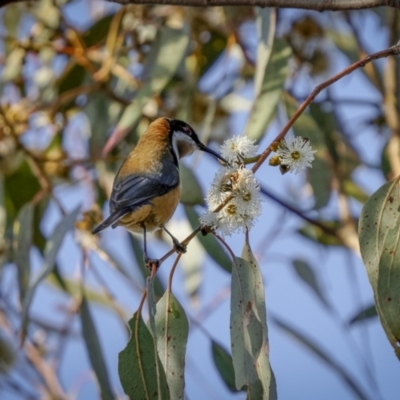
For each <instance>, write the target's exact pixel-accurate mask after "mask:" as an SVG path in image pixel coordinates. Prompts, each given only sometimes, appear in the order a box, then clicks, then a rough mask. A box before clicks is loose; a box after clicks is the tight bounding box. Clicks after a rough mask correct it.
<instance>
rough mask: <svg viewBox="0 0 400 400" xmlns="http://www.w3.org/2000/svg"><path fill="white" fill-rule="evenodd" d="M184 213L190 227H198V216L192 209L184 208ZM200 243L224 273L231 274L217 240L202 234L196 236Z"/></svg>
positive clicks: (229, 262) (228, 260)
mask: <svg viewBox="0 0 400 400" xmlns="http://www.w3.org/2000/svg"><path fill="white" fill-rule="evenodd" d="M185 213H186V216H187V218H188V220H189V223H190V225H191V226H192V228H193V229H196V228H197V227H198V226H199V224H200V223H199V216H198V214H197V213H196V211H195V209H194V208H193V207H185ZM197 238H198V239H199V241H200V243H201V244H202V245H203V247H204V249H205V250H206V252H207V254H208V255H209V256H210V257H211V258H212V259H213V260H214V261H215V262H216V263H217V264H218V265H219V266H220V267H222V268H223V269H224V270H225V271H227V272H231V271H232V267H231V260H230V259H229V257H228V256H227V255H226V253H225V250H224V249H223V248H222V246H221V245H220V244H219V243H218V241H217V239H216V238H215V237H214V236H213V235H207V236H203V235H202V234H200V235H197Z"/></svg>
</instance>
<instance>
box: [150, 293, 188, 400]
mask: <svg viewBox="0 0 400 400" xmlns="http://www.w3.org/2000/svg"><path fill="white" fill-rule="evenodd" d="M155 322H156V330H157V348H158V354H159V356H160V359H161V362H162V364H163V366H164V370H165V371H166V377H167V382H168V387H169V389H170V394H171V398H172V399H177V400H178V399H184V387H185V379H184V377H185V354H186V344H187V340H188V335H189V323H188V320H187V317H186V314H185V310H184V309H183V308H182V306H181V305H180V303H179V302H178V300H177V299H176V298H175V296H174V295H173V294H172V292H171V291H169V290H167V291H166V292H165V293H164V295H163V296H162V297H161V299H160V300H159V301H158V303H157V313H156V316H155Z"/></svg>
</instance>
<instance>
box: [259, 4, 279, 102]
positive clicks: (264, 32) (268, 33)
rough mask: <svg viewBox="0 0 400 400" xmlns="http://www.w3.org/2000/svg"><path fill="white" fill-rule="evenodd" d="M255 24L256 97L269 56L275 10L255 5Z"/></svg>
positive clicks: (273, 30) (272, 40)
mask: <svg viewBox="0 0 400 400" xmlns="http://www.w3.org/2000/svg"><path fill="white" fill-rule="evenodd" d="M255 12H256V26H257V39H258V45H257V63H256V69H255V73H254V93H255V98H258V97H259V96H260V94H261V92H262V89H263V83H264V79H265V74H266V72H267V66H268V61H269V59H270V57H271V52H272V47H273V44H274V36H275V29H276V11H275V9H274V8H271V7H265V8H260V7H255Z"/></svg>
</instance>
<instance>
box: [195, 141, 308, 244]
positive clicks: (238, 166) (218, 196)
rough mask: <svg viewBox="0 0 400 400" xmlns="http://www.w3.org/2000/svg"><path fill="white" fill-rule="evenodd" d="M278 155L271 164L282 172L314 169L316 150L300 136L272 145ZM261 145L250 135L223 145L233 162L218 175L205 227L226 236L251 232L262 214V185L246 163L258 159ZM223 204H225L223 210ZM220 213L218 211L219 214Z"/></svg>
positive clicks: (203, 219) (202, 219)
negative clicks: (236, 232) (278, 167)
mask: <svg viewBox="0 0 400 400" xmlns="http://www.w3.org/2000/svg"><path fill="white" fill-rule="evenodd" d="M271 147H272V148H273V149H274V151H276V156H274V157H272V158H271V159H270V165H274V166H280V168H281V172H282V173H285V172H294V173H295V174H297V173H298V172H299V171H301V170H303V169H305V168H307V167H311V162H312V161H313V160H314V153H315V151H314V150H312V148H311V146H310V143H309V141H308V139H305V138H303V137H301V136H297V137H295V138H293V139H289V140H281V141H280V142H279V143H278V142H275V145H274V143H273V145H272V146H271ZM256 154H257V145H256V144H255V142H254V141H253V140H251V139H249V138H247V137H246V136H235V137H233V138H231V139H228V140H226V141H225V142H224V144H223V145H222V146H221V155H222V157H223V158H224V159H225V160H226V161H227V162H228V163H229V165H227V166H225V167H223V168H222V169H221V170H220V171H218V172H217V174H216V175H215V178H214V181H213V183H212V185H211V188H210V190H209V191H208V194H207V197H206V201H207V206H208V211H207V212H206V213H205V214H203V215H202V216H201V217H200V222H201V223H202V224H203V225H206V226H209V227H211V228H212V229H213V230H215V231H218V232H220V233H221V234H222V235H228V236H229V235H231V234H232V233H234V232H235V231H237V230H242V231H243V232H245V231H246V230H247V229H250V228H251V227H252V226H253V225H254V222H255V220H256V218H257V217H258V216H259V215H260V214H261V201H262V199H261V196H260V186H259V184H258V183H257V181H256V179H255V177H254V174H253V172H252V171H251V170H249V169H246V168H245V166H244V161H245V160H246V159H250V158H253V157H255V156H256ZM222 204H225V205H224V206H223V207H222V208H221V209H220V210H218V209H219V207H221V205H222ZM216 210H218V211H216Z"/></svg>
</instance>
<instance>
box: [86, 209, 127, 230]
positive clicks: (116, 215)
mask: <svg viewBox="0 0 400 400" xmlns="http://www.w3.org/2000/svg"><path fill="white" fill-rule="evenodd" d="M128 212H129V210H127V209H121V210H117V211H114V212H113V213H111V215H110V216H109V217H107V218H106V219H105V220H104V221H103V222H102V223H101V224H100V225H97V226H96V228H94V229H93V230H92V234H93V235H95V234H96V233H99V232H101V231H102V230H103V229H106V228H108V227H109V226H110V225H112V227H113V228H115V227H116V226H117V225H118V221H119V220H120V219H121V218H122V217H123V216H124V215H126V214H127V213H128Z"/></svg>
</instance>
